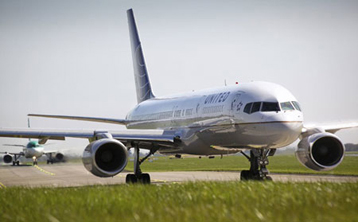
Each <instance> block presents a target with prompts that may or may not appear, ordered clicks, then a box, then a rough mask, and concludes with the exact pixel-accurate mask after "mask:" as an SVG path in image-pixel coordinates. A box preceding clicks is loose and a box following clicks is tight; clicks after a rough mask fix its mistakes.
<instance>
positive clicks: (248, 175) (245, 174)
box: [240, 170, 251, 181]
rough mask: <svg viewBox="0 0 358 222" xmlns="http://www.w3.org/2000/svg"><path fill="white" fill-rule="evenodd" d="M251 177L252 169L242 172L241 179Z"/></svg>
mask: <svg viewBox="0 0 358 222" xmlns="http://www.w3.org/2000/svg"><path fill="white" fill-rule="evenodd" d="M249 179H251V175H250V171H249V170H243V171H241V174H240V180H242V181H245V180H249Z"/></svg>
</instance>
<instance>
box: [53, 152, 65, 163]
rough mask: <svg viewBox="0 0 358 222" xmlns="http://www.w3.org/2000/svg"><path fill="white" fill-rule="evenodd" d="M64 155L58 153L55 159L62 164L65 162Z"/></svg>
mask: <svg viewBox="0 0 358 222" xmlns="http://www.w3.org/2000/svg"><path fill="white" fill-rule="evenodd" d="M64 157H65V156H64V155H63V154H62V153H56V155H55V158H56V160H57V161H59V162H61V161H63V160H64Z"/></svg>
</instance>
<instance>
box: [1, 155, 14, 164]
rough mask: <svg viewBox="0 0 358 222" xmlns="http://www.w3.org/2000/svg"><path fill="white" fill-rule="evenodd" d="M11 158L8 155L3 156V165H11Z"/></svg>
mask: <svg viewBox="0 0 358 222" xmlns="http://www.w3.org/2000/svg"><path fill="white" fill-rule="evenodd" d="M12 159H13V158H12V156H11V155H9V154H5V155H4V157H3V160H4V163H11V162H12Z"/></svg>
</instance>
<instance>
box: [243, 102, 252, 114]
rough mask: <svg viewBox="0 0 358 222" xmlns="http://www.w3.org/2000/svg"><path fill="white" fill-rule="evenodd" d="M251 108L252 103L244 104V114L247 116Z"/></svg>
mask: <svg viewBox="0 0 358 222" xmlns="http://www.w3.org/2000/svg"><path fill="white" fill-rule="evenodd" d="M251 107H252V103H248V104H246V106H245V108H244V112H245V113H247V114H250V111H251Z"/></svg>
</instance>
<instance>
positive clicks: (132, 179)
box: [126, 174, 138, 184]
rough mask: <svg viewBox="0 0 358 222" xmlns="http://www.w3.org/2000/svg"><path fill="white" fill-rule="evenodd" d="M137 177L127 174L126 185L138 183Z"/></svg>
mask: <svg viewBox="0 0 358 222" xmlns="http://www.w3.org/2000/svg"><path fill="white" fill-rule="evenodd" d="M137 181H138V180H137V177H136V176H135V175H134V174H127V176H126V183H128V184H133V183H137Z"/></svg>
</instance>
